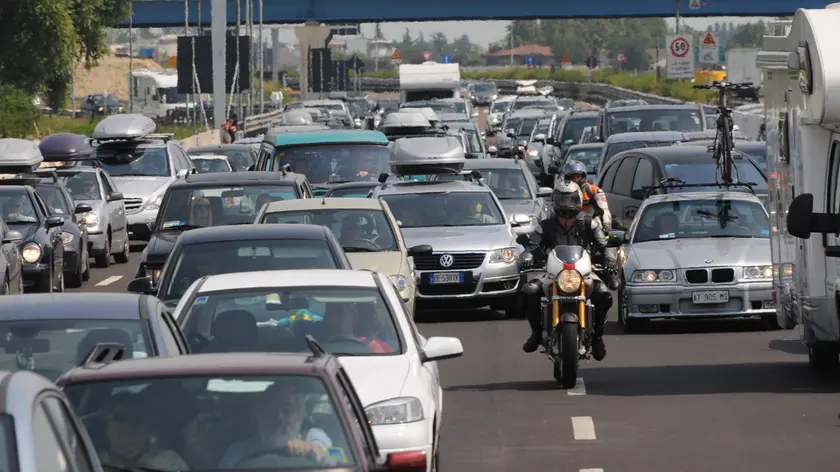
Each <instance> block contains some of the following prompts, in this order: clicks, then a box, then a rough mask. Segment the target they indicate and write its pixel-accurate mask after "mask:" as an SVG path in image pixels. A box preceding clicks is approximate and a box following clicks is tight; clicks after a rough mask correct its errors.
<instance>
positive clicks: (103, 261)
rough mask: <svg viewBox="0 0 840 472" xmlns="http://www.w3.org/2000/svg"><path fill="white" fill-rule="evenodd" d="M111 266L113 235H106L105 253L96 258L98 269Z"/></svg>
mask: <svg viewBox="0 0 840 472" xmlns="http://www.w3.org/2000/svg"><path fill="white" fill-rule="evenodd" d="M110 265H111V233H105V252H104V253H103V254H102V255H101V256H96V267H101V268H103V269H106V268H108V266H110Z"/></svg>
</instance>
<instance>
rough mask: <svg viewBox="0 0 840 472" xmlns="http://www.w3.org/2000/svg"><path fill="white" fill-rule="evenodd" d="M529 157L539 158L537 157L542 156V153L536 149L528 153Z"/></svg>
mask: <svg viewBox="0 0 840 472" xmlns="http://www.w3.org/2000/svg"><path fill="white" fill-rule="evenodd" d="M528 155H529V156H531V157H537V156H539V155H540V152H539V151H537V150H536V149H531V150H530V151H528Z"/></svg>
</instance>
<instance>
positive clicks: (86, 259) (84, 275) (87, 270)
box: [82, 245, 90, 282]
mask: <svg viewBox="0 0 840 472" xmlns="http://www.w3.org/2000/svg"><path fill="white" fill-rule="evenodd" d="M82 261H84V262H83V264H84V267H85V269H84V272H82V280H83V281H85V282H87V281H88V280H90V252H88V250H87V245H85V254H84V257H83V258H82Z"/></svg>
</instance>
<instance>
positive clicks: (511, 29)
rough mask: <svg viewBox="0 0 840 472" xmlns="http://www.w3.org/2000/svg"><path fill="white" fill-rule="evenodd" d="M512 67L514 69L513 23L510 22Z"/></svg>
mask: <svg viewBox="0 0 840 472" xmlns="http://www.w3.org/2000/svg"><path fill="white" fill-rule="evenodd" d="M510 66H511V67H513V21H511V22H510Z"/></svg>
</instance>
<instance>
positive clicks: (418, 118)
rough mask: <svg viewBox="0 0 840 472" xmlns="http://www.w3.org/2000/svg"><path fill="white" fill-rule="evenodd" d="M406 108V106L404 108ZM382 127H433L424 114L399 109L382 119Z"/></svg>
mask: <svg viewBox="0 0 840 472" xmlns="http://www.w3.org/2000/svg"><path fill="white" fill-rule="evenodd" d="M403 110H405V108H404V109H403ZM379 127H380V128H382V129H386V128H431V127H432V124H431V123H429V120H427V119H426V117H424V116H423V114H422V113H414V112H408V111H398V112H394V113H388V114H387V115H385V118H384V119H383V120H382V124H380V125H379Z"/></svg>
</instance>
